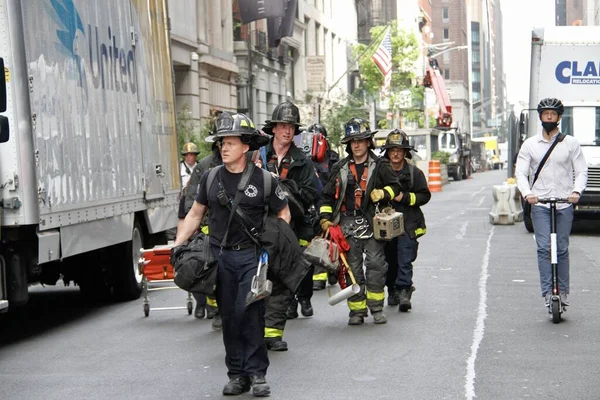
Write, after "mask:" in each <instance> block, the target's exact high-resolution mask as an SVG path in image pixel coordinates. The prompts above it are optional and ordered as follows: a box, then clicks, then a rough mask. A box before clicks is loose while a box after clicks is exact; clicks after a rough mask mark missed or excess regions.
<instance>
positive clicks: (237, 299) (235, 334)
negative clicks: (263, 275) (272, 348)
mask: <svg viewBox="0 0 600 400" xmlns="http://www.w3.org/2000/svg"><path fill="white" fill-rule="evenodd" d="M211 247H212V251H213V254H214V255H215V257H216V258H217V259H218V260H219V267H218V270H217V301H218V303H219V313H220V315H221V319H222V321H223V343H224V344H225V365H226V366H227V375H228V376H229V377H230V378H231V377H237V376H250V375H265V374H266V373H267V368H268V367H269V357H268V355H267V347H266V346H265V341H264V339H263V331H264V328H265V324H264V315H265V304H264V300H259V301H256V302H254V303H252V304H250V305H249V306H248V307H246V295H247V294H248V292H250V286H251V284H252V277H253V276H254V275H256V270H257V267H258V259H257V253H256V249H255V248H254V247H250V248H247V249H242V250H227V249H223V252H222V253H221V254H220V255H219V252H220V251H221V250H220V248H219V247H218V246H211Z"/></svg>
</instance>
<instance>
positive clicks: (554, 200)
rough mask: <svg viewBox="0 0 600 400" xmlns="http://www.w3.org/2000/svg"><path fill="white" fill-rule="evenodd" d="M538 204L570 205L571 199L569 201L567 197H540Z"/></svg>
mask: <svg viewBox="0 0 600 400" xmlns="http://www.w3.org/2000/svg"><path fill="white" fill-rule="evenodd" d="M538 203H544V204H550V203H554V204H557V203H569V199H567V198H566V197H538Z"/></svg>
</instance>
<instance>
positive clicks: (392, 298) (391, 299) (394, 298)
mask: <svg viewBox="0 0 600 400" xmlns="http://www.w3.org/2000/svg"><path fill="white" fill-rule="evenodd" d="M398 304H400V299H399V298H398V291H397V290H394V289H393V288H388V306H394V307H395V306H397V305H398Z"/></svg>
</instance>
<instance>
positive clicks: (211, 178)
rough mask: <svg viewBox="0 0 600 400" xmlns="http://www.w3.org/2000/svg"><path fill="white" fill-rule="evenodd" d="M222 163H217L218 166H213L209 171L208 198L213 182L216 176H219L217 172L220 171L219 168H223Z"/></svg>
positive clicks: (207, 181) (207, 180) (207, 182)
mask: <svg viewBox="0 0 600 400" xmlns="http://www.w3.org/2000/svg"><path fill="white" fill-rule="evenodd" d="M221 167H222V165H217V166H216V167H214V168H212V169H211V170H210V171H209V172H208V177H207V178H206V198H208V193H209V192H210V188H211V186H212V184H213V183H214V181H215V178H216V177H217V172H219V169H221Z"/></svg>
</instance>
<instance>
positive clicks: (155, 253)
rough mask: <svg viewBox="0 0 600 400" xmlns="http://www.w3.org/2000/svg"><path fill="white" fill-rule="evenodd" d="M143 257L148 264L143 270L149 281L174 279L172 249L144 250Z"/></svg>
mask: <svg viewBox="0 0 600 400" xmlns="http://www.w3.org/2000/svg"><path fill="white" fill-rule="evenodd" d="M142 257H144V259H145V260H146V261H148V263H147V264H146V265H144V267H143V268H142V274H143V275H144V276H145V277H146V279H147V280H148V281H158V280H163V279H173V277H174V274H173V266H172V265H171V261H170V258H171V249H170V248H160V247H159V248H154V249H149V250H144V251H143V254H142Z"/></svg>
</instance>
